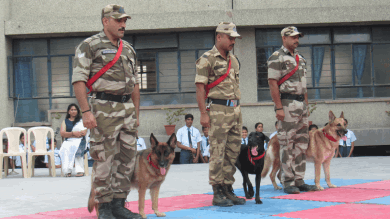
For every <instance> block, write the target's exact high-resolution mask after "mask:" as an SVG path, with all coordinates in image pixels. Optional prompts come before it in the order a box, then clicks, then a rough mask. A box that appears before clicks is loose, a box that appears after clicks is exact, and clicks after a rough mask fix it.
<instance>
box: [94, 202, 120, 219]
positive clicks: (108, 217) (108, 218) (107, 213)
mask: <svg viewBox="0 0 390 219" xmlns="http://www.w3.org/2000/svg"><path fill="white" fill-rule="evenodd" d="M98 208H99V210H98V212H99V217H98V219H116V217H114V215H112V206H111V202H105V203H100V204H99V207H98Z"/></svg>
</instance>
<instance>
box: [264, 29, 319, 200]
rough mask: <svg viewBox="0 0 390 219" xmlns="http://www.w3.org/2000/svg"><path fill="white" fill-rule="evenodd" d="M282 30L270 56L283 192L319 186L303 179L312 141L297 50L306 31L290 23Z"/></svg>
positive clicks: (301, 61)
mask: <svg viewBox="0 0 390 219" xmlns="http://www.w3.org/2000/svg"><path fill="white" fill-rule="evenodd" d="M281 34H282V39H283V46H282V47H281V48H280V49H279V50H278V51H276V52H274V53H273V54H272V56H271V57H270V58H269V59H268V83H269V88H270V91H271V96H272V99H273V101H274V103H275V111H276V118H277V119H278V135H277V136H278V140H279V143H280V160H281V162H282V167H281V168H282V180H281V181H282V184H283V187H284V192H286V193H288V194H298V193H300V191H314V190H316V187H315V186H313V185H307V184H305V182H304V181H303V178H304V176H305V170H306V150H307V147H308V143H309V133H308V113H309V112H308V109H307V106H308V100H307V89H306V60H305V59H304V58H303V56H301V55H300V54H299V53H298V50H296V48H297V47H298V44H299V37H302V36H303V34H302V33H300V32H298V29H297V28H296V27H291V26H290V27H286V28H284V29H283V30H282V32H281ZM296 56H298V58H299V59H298V60H299V61H298V63H297V62H296ZM297 65H298V68H297V70H296V72H295V73H294V74H293V75H292V76H291V77H290V78H289V79H287V80H286V81H285V82H284V83H282V84H281V85H280V86H278V81H279V80H281V79H282V78H283V77H285V76H286V75H287V74H288V73H290V72H291V71H292V70H293V69H294V68H295V67H296V66H297Z"/></svg>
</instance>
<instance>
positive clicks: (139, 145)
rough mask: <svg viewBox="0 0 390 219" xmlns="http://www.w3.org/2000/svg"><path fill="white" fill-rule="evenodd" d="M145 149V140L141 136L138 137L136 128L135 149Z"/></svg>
mask: <svg viewBox="0 0 390 219" xmlns="http://www.w3.org/2000/svg"><path fill="white" fill-rule="evenodd" d="M145 149H146V144H145V140H144V139H143V138H140V137H138V130H137V151H141V150H145Z"/></svg>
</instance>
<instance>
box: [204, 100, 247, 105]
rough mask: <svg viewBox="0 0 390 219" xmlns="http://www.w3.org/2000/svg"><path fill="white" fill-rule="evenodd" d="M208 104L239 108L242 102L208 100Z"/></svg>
mask: <svg viewBox="0 0 390 219" xmlns="http://www.w3.org/2000/svg"><path fill="white" fill-rule="evenodd" d="M207 102H208V103H210V102H211V103H214V104H218V105H225V106H239V105H240V100H220V99H211V98H208V101H207Z"/></svg>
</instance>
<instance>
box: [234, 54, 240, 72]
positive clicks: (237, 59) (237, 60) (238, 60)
mask: <svg viewBox="0 0 390 219" xmlns="http://www.w3.org/2000/svg"><path fill="white" fill-rule="evenodd" d="M234 57H236V59H237V62H238V70H240V69H241V62H240V60H239V59H238V57H237V56H236V55H234Z"/></svg>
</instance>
